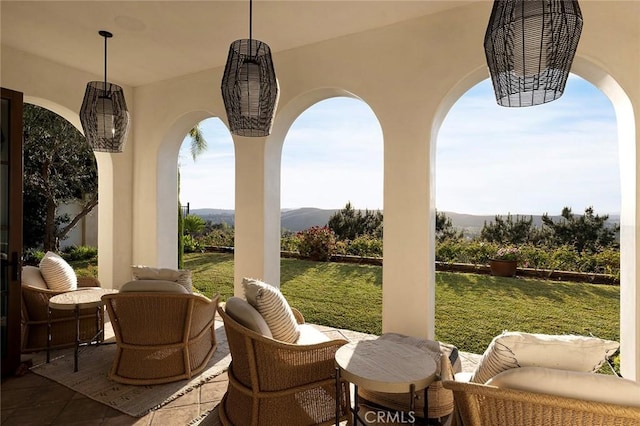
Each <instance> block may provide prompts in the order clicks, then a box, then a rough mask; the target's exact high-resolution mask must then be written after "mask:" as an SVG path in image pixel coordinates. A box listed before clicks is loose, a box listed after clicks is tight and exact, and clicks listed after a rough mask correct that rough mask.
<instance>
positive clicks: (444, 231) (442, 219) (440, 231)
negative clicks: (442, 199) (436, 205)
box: [436, 210, 462, 242]
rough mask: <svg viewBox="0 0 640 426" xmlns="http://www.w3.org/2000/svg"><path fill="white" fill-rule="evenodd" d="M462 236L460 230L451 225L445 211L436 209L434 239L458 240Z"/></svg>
mask: <svg viewBox="0 0 640 426" xmlns="http://www.w3.org/2000/svg"><path fill="white" fill-rule="evenodd" d="M460 238H462V231H460V232H458V231H456V229H455V228H454V227H453V223H452V222H451V218H450V217H447V215H446V214H445V212H439V211H437V210H436V241H438V242H442V241H445V240H458V239H460Z"/></svg>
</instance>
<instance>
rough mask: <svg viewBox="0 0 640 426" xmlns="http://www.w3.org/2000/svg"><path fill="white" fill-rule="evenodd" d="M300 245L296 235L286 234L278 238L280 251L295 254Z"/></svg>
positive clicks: (298, 237)
mask: <svg viewBox="0 0 640 426" xmlns="http://www.w3.org/2000/svg"><path fill="white" fill-rule="evenodd" d="M299 245H300V236H299V235H298V234H286V235H283V236H282V237H281V238H280V250H282V251H291V252H297V251H298V246H299Z"/></svg>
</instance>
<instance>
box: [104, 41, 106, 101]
mask: <svg viewBox="0 0 640 426" xmlns="http://www.w3.org/2000/svg"><path fill="white" fill-rule="evenodd" d="M104 91H105V92H106V91H107V36H104Z"/></svg>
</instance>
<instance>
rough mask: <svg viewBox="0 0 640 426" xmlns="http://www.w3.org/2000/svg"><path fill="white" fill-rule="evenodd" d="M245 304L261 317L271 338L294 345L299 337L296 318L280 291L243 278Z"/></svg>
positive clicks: (260, 282) (257, 281) (265, 284)
mask: <svg viewBox="0 0 640 426" xmlns="http://www.w3.org/2000/svg"><path fill="white" fill-rule="evenodd" d="M242 286H243V287H244V294H245V297H246V299H247V302H249V304H250V305H251V306H253V307H254V308H256V310H257V311H258V312H259V313H260V315H262V317H263V318H264V320H265V322H266V323H267V325H268V326H269V330H271V334H272V335H273V338H274V339H276V340H280V341H283V342H287V343H296V341H297V340H298V337H299V336H300V330H299V329H298V323H297V321H296V317H295V316H294V315H293V311H292V310H291V307H290V306H289V304H288V303H287V300H286V299H285V298H284V296H283V295H282V293H281V292H280V290H279V289H278V288H276V287H274V286H272V285H269V284H267V283H263V282H262V281H259V280H255V279H251V278H243V280H242Z"/></svg>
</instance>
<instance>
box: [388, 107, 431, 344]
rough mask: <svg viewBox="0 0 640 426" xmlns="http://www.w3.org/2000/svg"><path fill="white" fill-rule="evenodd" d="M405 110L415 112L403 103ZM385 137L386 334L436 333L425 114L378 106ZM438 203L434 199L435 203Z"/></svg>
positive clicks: (423, 334) (427, 137) (427, 132)
mask: <svg viewBox="0 0 640 426" xmlns="http://www.w3.org/2000/svg"><path fill="white" fill-rule="evenodd" d="M399 109H401V110H402V111H401V112H402V113H407V112H409V111H412V109H411V108H410V107H409V106H406V105H403V107H402V108H399ZM376 112H378V118H379V120H380V124H381V126H382V132H383V135H384V266H383V268H382V277H383V279H382V282H383V284H382V332H383V333H387V332H397V333H402V334H407V335H411V336H417V337H421V338H428V339H433V338H434V336H435V327H434V317H435V272H434V265H435V264H434V260H435V256H434V243H433V236H432V228H433V223H434V222H433V218H432V217H431V216H432V214H433V213H432V212H430V208H429V204H430V202H429V200H431V199H433V195H432V189H431V187H432V185H431V183H430V175H431V173H430V172H429V131H428V130H427V128H426V126H425V124H424V123H425V121H427V120H425V119H424V116H423V117H422V119H420V117H419V112H417V111H416V112H414V114H415V116H412V117H407V116H406V115H405V116H404V117H403V116H402V115H401V112H398V111H394V110H392V109H385V110H384V111H382V110H380V109H377V110H376ZM431 204H433V203H431Z"/></svg>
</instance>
